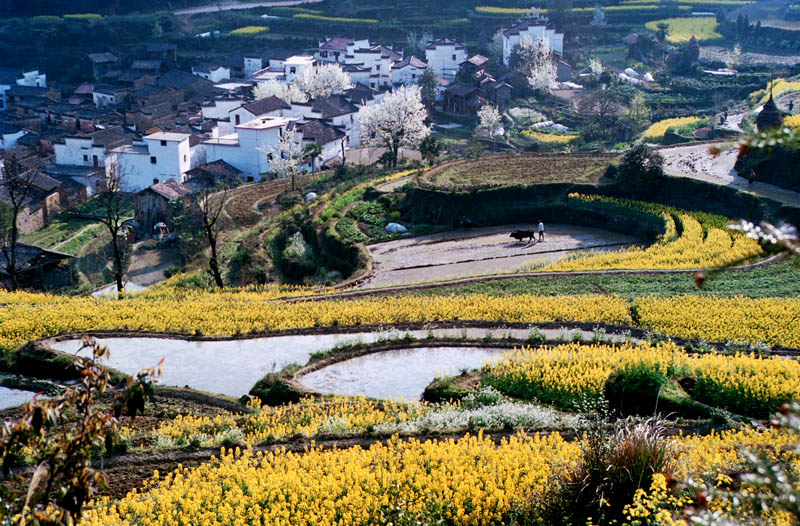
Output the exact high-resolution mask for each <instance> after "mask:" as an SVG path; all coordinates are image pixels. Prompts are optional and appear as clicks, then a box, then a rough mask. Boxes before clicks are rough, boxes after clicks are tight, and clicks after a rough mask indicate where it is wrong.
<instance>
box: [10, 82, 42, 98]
mask: <svg viewBox="0 0 800 526" xmlns="http://www.w3.org/2000/svg"><path fill="white" fill-rule="evenodd" d="M48 91H49V90H48V88H40V87H38V86H20V85H19V84H14V85H13V86H11V88H9V90H8V91H7V92H6V94H7V95H12V96H15V97H44V96H45V95H46V94H47V92H48Z"/></svg>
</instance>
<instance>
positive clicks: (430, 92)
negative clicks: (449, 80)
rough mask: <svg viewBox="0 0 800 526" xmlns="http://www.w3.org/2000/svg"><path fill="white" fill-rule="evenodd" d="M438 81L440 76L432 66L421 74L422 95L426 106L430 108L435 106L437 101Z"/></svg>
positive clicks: (420, 87)
mask: <svg viewBox="0 0 800 526" xmlns="http://www.w3.org/2000/svg"><path fill="white" fill-rule="evenodd" d="M438 82H439V78H438V77H437V76H436V73H435V72H434V71H433V70H432V69H431V68H428V69H426V70H425V71H423V72H422V75H420V76H419V89H420V96H421V97H422V102H423V103H424V104H425V107H426V108H428V109H429V110H430V109H432V108H433V105H434V103H435V102H436V84H437V83H438Z"/></svg>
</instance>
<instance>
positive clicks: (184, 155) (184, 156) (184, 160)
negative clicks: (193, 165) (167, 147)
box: [183, 154, 186, 162]
mask: <svg viewBox="0 0 800 526" xmlns="http://www.w3.org/2000/svg"><path fill="white" fill-rule="evenodd" d="M183 162H186V154H183Z"/></svg>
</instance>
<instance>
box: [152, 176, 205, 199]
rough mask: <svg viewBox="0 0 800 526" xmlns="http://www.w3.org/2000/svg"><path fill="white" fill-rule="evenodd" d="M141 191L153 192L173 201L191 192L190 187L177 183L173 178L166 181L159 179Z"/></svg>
mask: <svg viewBox="0 0 800 526" xmlns="http://www.w3.org/2000/svg"><path fill="white" fill-rule="evenodd" d="M142 192H155V193H156V194H158V195H160V196H161V197H163V198H165V199H168V200H169V201H174V200H175V199H178V198H180V197H183V196H186V195H189V194H191V193H192V189H191V188H189V187H188V186H186V185H184V184H181V183H179V182H178V181H176V180H175V179H167V180H166V181H160V182H158V183H156V184H154V185H153V186H151V187H150V188H145V189H144V190H142ZM140 193H141V192H140Z"/></svg>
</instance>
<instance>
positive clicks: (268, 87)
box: [253, 79, 308, 104]
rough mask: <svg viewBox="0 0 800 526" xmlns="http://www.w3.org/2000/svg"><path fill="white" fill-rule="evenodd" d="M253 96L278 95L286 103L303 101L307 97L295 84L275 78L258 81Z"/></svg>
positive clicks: (260, 97)
mask: <svg viewBox="0 0 800 526" xmlns="http://www.w3.org/2000/svg"><path fill="white" fill-rule="evenodd" d="M253 96H254V97H255V99H256V100H261V99H266V98H267V97H278V98H279V99H281V100H282V101H283V102H285V103H286V104H291V103H292V102H305V101H307V100H308V97H307V96H306V94H305V93H303V91H302V90H300V88H299V87H298V86H297V85H296V84H295V83H291V84H285V83H282V82H278V81H277V80H275V79H270V80H267V81H265V82H259V83H258V84H256V87H255V89H253Z"/></svg>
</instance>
